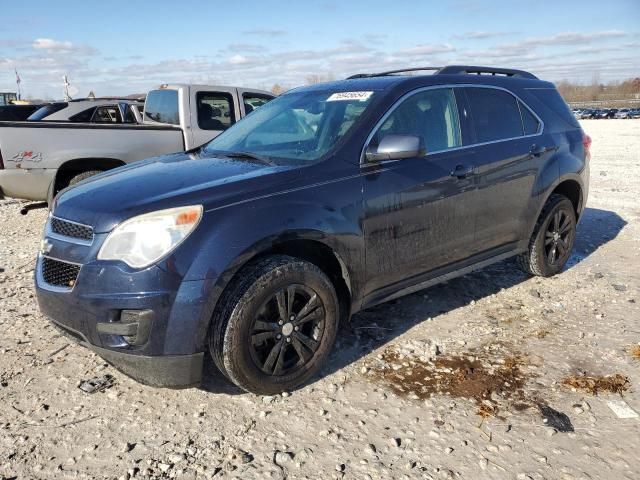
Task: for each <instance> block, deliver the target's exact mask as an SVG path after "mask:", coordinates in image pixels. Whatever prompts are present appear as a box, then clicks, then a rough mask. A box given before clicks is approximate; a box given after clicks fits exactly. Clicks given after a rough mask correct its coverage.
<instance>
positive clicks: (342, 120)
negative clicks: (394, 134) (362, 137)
mask: <svg viewBox="0 0 640 480" xmlns="http://www.w3.org/2000/svg"><path fill="white" fill-rule="evenodd" d="M374 96H375V92H338V93H335V92H332V91H306V92H295V91H294V92H291V93H288V94H285V95H282V96H280V97H278V98H276V99H274V100H272V101H270V102H269V103H266V104H265V105H263V106H262V107H260V108H259V109H257V110H256V111H255V112H253V113H252V114H251V115H248V116H247V117H246V118H245V119H244V120H243V121H242V122H239V123H237V124H236V125H234V126H233V127H231V128H230V129H228V130H227V131H226V132H224V133H222V134H221V135H220V136H218V137H216V138H215V139H214V140H212V141H211V142H209V143H208V144H207V145H205V147H204V149H205V151H206V152H212V153H216V152H248V153H253V154H255V155H258V156H262V157H268V158H282V159H288V160H305V161H316V160H319V159H320V158H322V157H323V156H324V155H325V154H327V153H328V152H329V151H330V150H331V149H332V148H333V147H334V146H335V145H336V144H337V143H338V142H339V141H340V140H341V139H342V138H343V137H344V136H345V135H347V133H348V132H350V131H351V130H352V129H353V128H354V125H356V124H357V123H358V120H359V119H360V117H361V116H362V114H363V113H364V112H365V111H366V110H367V108H368V107H369V105H370V103H371V99H372V98H373V97H374Z"/></svg>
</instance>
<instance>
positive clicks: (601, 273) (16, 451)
mask: <svg viewBox="0 0 640 480" xmlns="http://www.w3.org/2000/svg"><path fill="white" fill-rule="evenodd" d="M583 125H584V128H585V130H586V131H587V132H588V133H589V134H590V135H591V136H592V137H593V147H592V152H593V160H592V163H591V194H590V198H589V203H588V208H587V210H586V213H585V215H584V218H583V219H582V222H581V224H580V227H579V232H578V238H577V245H576V249H575V254H574V255H573V257H572V258H571V260H570V264H569V266H568V268H567V269H566V271H564V272H563V273H562V274H560V275H558V276H556V277H554V278H552V279H539V278H528V277H526V276H525V275H524V274H522V273H520V272H519V271H518V270H517V269H516V268H515V265H514V264H513V262H504V263H501V264H498V265H495V266H492V267H490V268H487V269H485V270H482V271H479V272H477V273H474V274H471V275H467V276H465V277H463V278H460V279H456V280H453V281H450V282H448V283H446V284H443V285H439V286H436V287H433V288H431V289H428V290H425V291H422V292H418V293H416V294H414V295H411V296H408V297H405V298H402V299H399V300H396V301H394V302H391V303H388V304H385V305H381V306H379V307H376V308H373V309H370V310H367V311H364V312H361V313H360V314H358V315H356V316H355V317H354V318H353V320H352V322H351V324H350V325H345V326H343V327H342V330H341V332H340V335H339V338H340V339H339V342H338V345H337V348H336V350H335V354H334V357H333V359H332V361H331V362H330V364H329V365H328V366H327V368H326V369H325V370H324V371H323V373H322V375H321V376H320V378H318V379H316V380H315V381H313V382H312V383H311V384H309V385H308V386H306V387H304V388H302V389H300V390H298V391H296V392H292V393H291V394H288V395H287V394H285V395H282V396H277V397H258V396H254V395H250V394H247V393H243V392H240V391H237V390H236V389H235V388H233V387H232V386H230V385H228V384H226V383H225V382H223V381H222V380H221V379H220V378H219V377H218V376H217V375H216V374H215V371H214V370H213V368H211V366H208V373H207V377H206V380H205V382H204V384H203V386H202V388H200V389H189V390H178V391H175V390H166V389H154V388H150V387H145V386H142V385H139V384H137V383H136V382H134V381H132V380H130V379H128V378H127V377H126V376H124V375H122V374H120V373H119V372H117V371H116V370H114V369H113V368H112V367H110V366H108V365H107V364H105V362H104V361H102V360H101V359H100V358H99V357H97V356H95V355H94V354H92V353H91V352H90V351H89V350H87V349H85V348H82V347H79V346H77V345H75V344H73V343H71V342H69V341H68V340H67V339H66V338H65V337H62V336H60V335H59V334H58V333H57V331H56V330H55V329H54V328H52V327H51V326H49V325H48V323H47V321H46V319H45V318H43V316H42V315H40V314H39V313H38V309H37V306H36V302H35V298H34V294H33V289H32V275H33V264H34V261H33V260H34V255H35V251H36V250H37V247H38V244H39V241H40V236H41V232H42V228H43V223H44V219H45V212H44V211H34V212H31V213H30V214H29V215H28V216H26V217H23V216H20V215H19V214H18V210H19V208H20V205H21V204H20V203H19V202H16V201H11V200H5V201H0V224H1V225H2V230H1V233H0V299H1V302H2V303H1V306H2V308H1V311H0V333H1V336H0V402H1V404H2V408H1V409H0V479H4V478H20V479H23V478H25V479H26V478H103V477H106V478H124V479H128V478H180V479H192V478H243V479H244V478H254V477H258V478H323V479H328V478H345V479H350V478H360V479H365V478H384V479H389V478H429V479H430V478H466V479H468V478H476V479H484V478H507V479H511V478H513V479H528V478H531V479H555V478H563V479H564V478H567V479H569V478H585V479H593V478H611V479H613V478H615V479H622V478H628V479H632V478H634V479H635V478H638V474H639V472H640V455H639V454H638V452H639V451H640V419H639V418H619V417H618V416H617V415H616V413H614V411H613V410H612V409H611V408H610V406H609V402H620V401H622V402H625V404H626V405H627V406H628V407H629V408H631V409H633V410H635V411H636V412H640V394H639V393H638V387H637V386H638V385H640V371H639V368H638V367H639V366H640V352H639V351H638V350H640V348H639V347H638V345H640V312H639V303H638V302H639V301H640V298H639V297H638V295H639V292H638V289H639V287H640V273H639V271H640V268H638V267H640V261H639V253H640V221H639V220H640V204H639V203H638V196H639V195H640V188H639V187H640V121H631V120H598V121H585V122H583ZM634 346H635V350H634ZM634 354H635V357H634ZM105 373H110V374H112V375H114V377H115V379H116V384H115V385H114V386H112V387H111V388H109V389H107V390H106V391H104V392H101V393H96V394H92V395H90V394H85V393H83V392H82V391H81V390H80V389H79V388H78V385H79V382H80V381H81V380H83V379H87V378H91V377H94V376H97V375H103V374H105ZM625 404H621V405H622V406H624V405H625Z"/></svg>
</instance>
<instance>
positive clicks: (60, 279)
mask: <svg viewBox="0 0 640 480" xmlns="http://www.w3.org/2000/svg"><path fill="white" fill-rule="evenodd" d="M79 272H80V265H76V264H74V263H67V262H61V261H60V260H54V259H53V258H48V257H43V258H42V278H43V279H44V281H45V282H47V283H48V284H49V285H54V286H56V287H67V288H72V287H73V286H74V285H75V283H76V278H78V273H79Z"/></svg>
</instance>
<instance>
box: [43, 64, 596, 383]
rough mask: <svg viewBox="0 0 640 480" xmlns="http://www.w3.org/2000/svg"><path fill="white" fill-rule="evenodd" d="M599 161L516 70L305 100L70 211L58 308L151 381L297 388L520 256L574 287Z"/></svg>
mask: <svg viewBox="0 0 640 480" xmlns="http://www.w3.org/2000/svg"><path fill="white" fill-rule="evenodd" d="M396 73H397V74H396ZM590 145H591V140H590V138H589V137H588V136H586V135H585V134H584V132H583V131H582V129H581V127H580V125H579V123H578V122H577V121H576V119H575V118H574V116H573V115H572V113H571V111H570V110H569V108H568V106H567V105H566V103H565V102H564V101H563V100H562V97H561V96H560V94H559V93H558V91H557V90H556V88H555V87H554V85H553V84H552V83H549V82H545V81H542V80H539V79H538V78H537V77H535V76H534V75H532V74H531V73H528V72H523V71H518V70H511V69H498V68H486V67H472V66H450V67H445V68H442V69H439V70H437V73H436V74H433V75H406V74H402V73H400V72H386V73H381V74H371V75H360V76H357V77H356V78H351V79H348V80H343V81H338V82H333V83H327V84H318V85H313V86H308V87H304V88H297V89H293V90H291V91H289V92H287V93H285V94H283V95H281V96H280V97H278V98H277V99H275V100H273V101H272V102H269V103H268V104H267V105H265V106H264V107H261V108H260V109H258V111H256V112H255V113H253V114H251V115H250V116H248V117H247V118H246V119H245V120H243V121H242V122H239V123H238V124H236V125H234V126H233V127H231V128H229V129H228V130H227V131H226V132H224V133H223V134H221V135H220V136H218V137H217V138H215V139H214V140H212V141H211V142H209V143H208V144H206V145H204V146H203V147H201V148H198V149H195V150H191V151H189V152H186V153H180V154H175V155H165V156H163V157H159V158H156V159H149V160H146V161H144V162H140V163H138V164H136V165H131V166H128V167H124V168H121V169H118V170H116V171H114V172H108V173H105V174H103V175H99V176H97V177H95V178H92V179H90V180H88V181H86V182H83V183H82V184H80V185H77V186H75V187H73V188H69V189H67V190H65V191H64V192H62V193H61V194H60V195H58V196H57V197H56V199H55V201H54V205H53V207H52V212H51V216H50V218H49V221H48V223H47V227H46V228H45V237H44V239H43V243H42V247H41V252H40V254H39V256H38V261H37V265H36V269H35V271H36V275H35V277H36V291H37V297H38V302H39V305H40V309H41V311H42V312H43V313H44V314H45V315H47V316H48V317H50V318H51V319H52V320H53V322H54V323H55V324H56V325H58V326H59V327H61V328H62V329H63V330H64V331H66V332H68V333H70V334H71V335H73V336H75V338H77V339H79V340H80V341H81V342H82V343H83V344H85V345H87V346H88V347H90V348H91V349H93V350H95V351H96V352H98V353H99V354H100V355H101V356H102V357H103V358H105V359H106V360H108V361H109V362H111V363H112V364H114V365H115V366H116V367H118V368H120V369H121V370H122V371H124V372H125V373H127V374H129V375H131V376H133V377H134V378H136V379H138V380H140V381H142V382H145V383H149V384H152V385H171V386H185V385H190V384H193V383H197V382H199V381H200V378H201V375H202V364H203V359H204V355H205V352H207V351H208V352H210V354H211V356H212V358H213V361H214V363H215V365H216V366H217V367H218V368H219V369H220V371H221V372H222V373H223V374H224V375H226V376H227V377H228V378H229V379H230V380H231V381H233V382H234V383H235V384H236V385H238V386H240V387H241V388H243V389H245V390H248V391H250V392H254V393H260V394H274V393H278V392H282V391H290V390H291V389H294V388H296V387H297V386H299V385H301V384H303V383H304V382H306V381H307V380H308V379H310V378H311V376H313V375H314V374H315V373H316V372H318V370H319V369H320V368H321V366H322V364H323V362H324V361H326V360H327V359H328V358H329V357H330V355H331V348H332V346H333V343H334V340H335V338H336V335H339V334H340V330H339V329H338V323H339V321H343V320H345V319H348V318H349V316H350V315H351V314H353V313H354V312H357V311H358V310H361V309H364V308H368V307H370V306H372V305H375V304H378V303H381V302H384V301H387V300H390V299H395V298H398V297H400V296H402V295H405V294H407V293H411V292H415V291H417V290H419V289H422V288H426V287H428V286H430V285H433V284H435V283H438V282H442V281H446V280H448V279H450V278H453V277H455V276H458V275H463V274H466V273H468V272H470V271H472V270H474V269H477V268H482V267H484V266H487V265H489V264H491V263H495V262H498V261H501V260H504V259H506V258H508V257H512V256H516V257H517V258H518V259H519V263H520V266H521V267H522V268H523V269H524V270H525V271H526V272H528V273H530V274H533V275H540V276H543V277H548V276H551V275H554V274H556V273H558V272H560V271H561V270H562V268H563V267H564V265H565V263H566V262H567V260H568V258H569V256H570V255H571V250H572V247H573V244H574V240H575V235H576V222H577V221H578V219H579V218H580V216H581V214H582V212H583V210H584V207H585V203H586V201H587V194H588V187H589V155H590V153H589V148H590ZM185 164H186V165H185ZM116 198H117V199H118V201H114V199H116Z"/></svg>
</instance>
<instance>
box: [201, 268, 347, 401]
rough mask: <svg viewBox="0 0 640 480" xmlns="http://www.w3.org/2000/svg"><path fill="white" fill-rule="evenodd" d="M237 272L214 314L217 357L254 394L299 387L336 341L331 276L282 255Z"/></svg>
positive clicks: (211, 342)
mask: <svg viewBox="0 0 640 480" xmlns="http://www.w3.org/2000/svg"><path fill="white" fill-rule="evenodd" d="M238 278H240V279H241V280H240V281H239V282H237V283H236V285H235V287H234V288H233V289H232V290H233V291H232V292H231V293H230V294H229V295H226V299H223V304H222V305H221V307H222V308H221V309H220V314H219V315H216V316H215V317H214V328H212V330H211V335H210V338H209V346H210V351H211V355H212V357H213V359H214V361H215V363H216V364H217V365H218V366H219V367H221V370H222V371H223V373H225V374H226V375H227V377H228V378H229V379H230V380H231V381H233V382H234V383H235V384H236V385H238V386H239V387H240V388H242V389H244V390H247V391H249V392H252V393H255V394H264V395H272V394H276V393H281V392H283V391H289V390H293V389H295V388H296V387H298V386H300V385H301V384H303V383H305V382H306V381H307V380H308V379H309V378H310V377H311V376H313V375H314V374H315V373H316V372H317V371H318V370H319V368H320V367H321V366H322V364H323V363H324V361H325V360H326V358H327V356H328V355H329V352H330V351H331V348H332V347H333V344H334V341H335V337H336V330H337V326H338V318H339V306H338V298H337V295H336V292H335V289H334V287H333V285H332V283H331V281H330V280H329V278H328V277H327V276H326V275H325V274H324V272H322V271H321V270H320V269H319V268H318V267H316V266H315V265H313V264H311V263H309V262H306V261H303V260H300V259H297V258H294V257H289V256H284V255H277V256H271V257H266V258H264V259H262V260H260V261H259V262H257V263H255V264H254V265H252V266H250V267H249V268H248V269H245V271H243V272H241V273H240V274H239V275H238Z"/></svg>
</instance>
